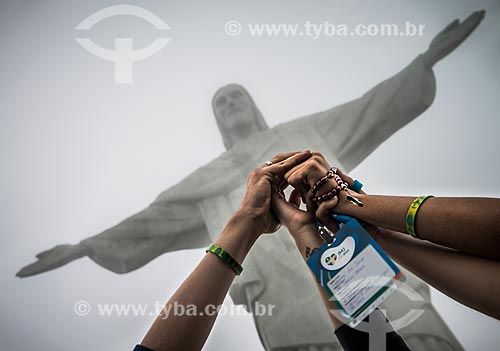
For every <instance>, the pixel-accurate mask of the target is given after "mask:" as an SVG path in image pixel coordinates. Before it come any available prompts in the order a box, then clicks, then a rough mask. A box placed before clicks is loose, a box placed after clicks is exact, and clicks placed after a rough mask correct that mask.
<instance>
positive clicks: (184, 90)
mask: <svg viewBox="0 0 500 351" xmlns="http://www.w3.org/2000/svg"><path fill="white" fill-rule="evenodd" d="M119 3H121V2H120V1H86V2H77V1H23V2H18V1H2V2H1V3H0V44H1V45H0V47H1V50H2V51H1V54H0V71H1V76H0V77H1V81H0V122H1V127H0V160H1V164H2V172H1V173H0V184H1V187H0V189H1V190H0V191H1V193H0V195H1V196H0V208H1V211H0V223H1V236H0V238H1V239H0V240H1V245H0V250H1V251H0V252H1V254H0V257H1V265H0V277H1V278H0V279H1V286H2V287H3V289H2V290H3V292H2V299H1V302H0V306H1V311H2V315H1V317H0V318H1V319H0V340H2V348H3V349H6V350H37V351H38V350H89V349H98V350H99V349H107V350H127V349H132V348H133V346H134V345H135V343H137V342H139V341H140V340H141V338H142V336H143V335H144V333H145V331H146V330H147V328H148V327H149V325H150V323H151V322H152V320H153V319H154V316H145V317H102V316H98V315H97V313H91V314H90V315H89V316H87V317H80V316H77V315H76V314H75V313H74V311H73V306H74V304H75V303H76V302H77V301H80V300H85V301H88V302H89V303H90V304H91V306H92V307H94V308H96V307H95V306H96V305H97V304H104V303H125V304H131V303H141V304H146V303H149V304H153V303H154V302H155V301H161V302H162V303H163V302H164V301H166V300H167V299H168V297H169V296H170V295H171V294H172V293H173V292H174V291H175V289H176V288H177V287H178V286H179V285H180V283H181V282H182V281H183V280H184V279H185V277H186V276H187V275H188V274H189V272H190V271H191V270H192V269H193V268H194V266H195V265H196V263H197V262H198V260H199V259H200V258H201V257H202V255H203V250H201V249H200V250H190V251H182V252H175V253H171V254H166V255H163V256H161V257H159V258H157V259H156V260H154V261H153V262H151V263H150V264H148V265H147V266H145V267H143V268H142V269H139V270H138V271H135V272H132V273H129V274H126V275H116V274H114V273H111V272H109V271H106V270H105V269H103V268H101V267H99V266H98V265H96V264H95V263H93V262H92V261H90V260H89V259H88V258H84V259H80V260H78V261H75V262H73V263H71V264H69V265H67V266H65V267H63V268H60V269H58V270H55V271H52V272H49V273H45V274H42V275H39V276H36V277H32V278H28V279H23V280H21V279H18V278H16V277H15V273H16V272H17V271H18V269H19V268H20V267H22V266H24V265H25V264H27V263H29V262H31V261H33V260H34V255H35V254H36V253H38V252H40V251H43V250H45V249H48V248H51V247H53V246H54V245H56V244H62V243H77V242H78V241H80V240H81V239H83V238H86V237H88V236H91V235H94V234H97V233H99V232H101V231H102V230H104V229H107V228H108V227H110V226H112V225H114V224H116V223H117V222H118V221H120V220H122V219H123V218H125V217H127V216H129V215H130V214H132V213H134V212H137V211H138V210H140V209H142V208H144V207H145V206H147V205H148V204H149V203H150V202H151V201H152V200H153V199H154V197H155V196H156V195H157V194H158V193H159V192H160V191H161V190H163V189H165V188H167V187H169V186H171V185H174V184H175V183H176V182H178V181H179V180H181V179H182V178H183V177H184V176H185V175H187V174H188V173H189V172H191V171H193V170H194V169H196V168H197V167H199V166H202V165H203V164H205V163H207V162H209V161H210V160H211V159H213V158H215V157H216V156H218V155H219V154H220V153H221V152H222V151H224V147H223V144H222V141H221V138H220V136H219V133H218V130H217V126H216V124H215V120H214V117H213V114H212V111H211V98H212V96H213V94H214V93H215V91H216V90H217V89H218V88H219V87H220V86H222V85H225V84H227V83H233V82H234V83H239V84H242V85H243V86H245V87H246V88H247V90H248V91H249V92H250V94H251V95H252V96H253V98H254V100H255V102H256V103H257V105H258V106H259V108H260V110H261V111H262V113H263V115H264V117H265V118H266V120H267V122H268V124H269V125H270V126H274V125H276V124H279V123H282V122H285V121H289V120H291V119H293V118H296V117H300V116H303V115H307V114H311V113H313V112H316V111H320V110H324V109H326V108H329V107H333V106H336V105H338V104H340V103H342V102H345V101H348V100H351V99H353V98H356V97H358V96H359V95H361V94H363V93H364V92H365V91H367V90H368V89H370V88H371V87H372V86H373V85H375V84H377V83H379V82H380V81H382V80H383V79H386V78H388V77H390V76H391V75H393V74H394V73H396V72H397V71H399V70H400V69H402V68H403V67H404V66H406V65H407V64H408V63H409V62H410V61H411V60H413V58H414V57H415V56H416V55H418V54H419V53H421V52H423V51H424V50H425V49H426V48H427V46H428V44H429V42H430V40H431V39H432V38H433V36H434V35H435V34H436V33H437V32H439V31H440V30H441V29H442V28H443V27H444V26H445V25H446V24H448V23H449V22H451V21H452V20H453V19H455V18H460V19H464V18H465V17H467V15H469V14H470V13H471V12H473V11H474V10H478V9H481V8H484V9H486V10H487V14H486V18H485V20H484V21H483V23H482V24H481V25H480V27H479V28H478V29H477V30H476V31H475V32H474V33H473V34H472V35H471V37H470V38H469V39H468V40H467V41H466V42H465V43H464V44H463V45H462V46H461V47H460V48H458V49H457V50H456V51H455V52H453V53H452V54H451V55H450V56H448V57H446V58H445V59H444V60H443V61H441V62H440V63H439V64H438V65H437V66H436V67H435V74H436V79H437V95H436V99H435V102H434V104H433V105H432V106H431V108H430V109H429V110H427V111H426V112H425V113H424V114H423V115H422V116H420V117H419V118H418V119H417V120H416V121H414V122H412V123H411V124H410V125H408V126H407V127H405V128H404V129H402V130H401V131H399V132H398V133H397V134H396V135H394V136H393V137H392V138H391V139H390V140H389V141H387V142H386V143H385V144H384V145H382V146H381V147H380V148H379V149H378V150H377V151H376V152H375V153H373V154H372V155H371V156H370V157H369V158H368V159H367V160H366V161H365V162H364V163H362V165H361V166H359V167H358V168H356V169H355V170H354V171H353V172H352V175H353V176H354V177H356V178H359V179H361V180H362V181H363V182H364V183H365V185H366V190H367V191H368V192H371V193H385V194H408V195H420V194H434V195H441V196H443V195H459V196H496V197H499V196H500V184H499V183H498V179H499V175H500V166H499V163H498V150H499V149H500V138H499V137H498V133H499V131H500V118H499V116H498V112H497V111H498V98H499V95H498V93H499V91H500V89H499V88H500V82H499V79H498V78H499V77H500V76H499V71H500V69H499V67H498V58H499V57H500V30H499V29H500V21H499V19H500V18H499V17H500V14H499V11H500V4H499V2H498V1H475V2H465V1H464V2H461V1H460V2H457V1H453V0H446V1H440V2H434V1H430V0H428V1H418V2H417V1H413V2H409V1H405V2H401V1H378V2H376V3H373V2H368V1H366V2H362V1H349V2H348V1H344V2H339V1H282V2H276V1H275V2H269V1H245V2H243V1H211V2H206V1H183V2H179V1H177V2H176V1H161V2H160V1H128V2H127V3H128V4H134V5H138V6H141V7H144V8H146V9H148V10H150V11H152V12H153V13H155V14H157V15H158V16H159V17H161V18H162V19H163V20H164V21H165V22H167V23H168V24H169V26H170V27H171V30H170V31H169V32H168V36H169V37H170V38H172V41H171V43H169V44H168V45H167V47H166V48H165V49H164V50H162V51H161V52H160V53H158V54H156V55H154V56H152V57H150V58H149V59H147V60H144V61H141V62H138V63H136V64H135V65H134V73H135V75H134V83H133V84H132V85H116V84H114V82H113V65H112V63H110V62H106V61H103V60H101V59H99V58H97V57H95V56H93V55H91V54H90V53H88V52H87V51H85V50H84V49H83V48H82V47H80V45H79V44H78V43H76V41H75V40H74V38H75V37H77V36H78V35H79V34H80V33H77V31H75V30H74V28H75V27H76V25H78V24H79V23H80V22H81V21H82V20H83V19H84V18H86V17H87V16H89V15H90V14H92V13H93V12H95V11H97V10H99V9H101V8H104V7H106V6H110V5H114V4H119ZM229 20H238V21H240V22H241V23H242V24H243V25H246V24H248V23H277V24H279V23H292V24H302V23H304V22H305V21H307V20H309V21H311V22H314V23H322V22H324V21H329V22H330V23H346V24H354V25H355V24H371V23H375V24H382V23H396V24H404V22H405V21H411V22H412V23H417V24H425V25H426V27H425V30H424V35H423V36H422V37H405V38H401V37H348V38H345V37H344V38H342V37H330V38H321V39H318V40H313V39H312V38H307V37H300V38H286V37H277V38H268V37H261V38H252V37H251V36H250V35H248V33H242V34H241V35H240V36H237V37H230V36H228V35H226V34H225V32H224V24H225V23H226V22H227V21H229ZM88 34H89V36H90V37H91V38H92V39H93V40H94V41H95V42H96V43H98V44H99V45H102V46H105V47H109V48H111V47H112V43H113V40H114V38H115V37H117V36H121V37H126V36H130V37H133V38H134V40H135V44H134V45H137V47H139V48H140V47H143V46H146V45H148V44H149V43H151V42H152V41H153V40H154V39H156V37H157V35H158V33H157V31H156V30H154V28H152V27H151V25H149V24H148V23H145V22H144V21H141V20H139V19H134V18H131V17H120V18H113V19H109V20H107V21H104V22H102V23H101V24H99V25H97V26H96V27H95V28H93V29H92V30H91V31H90V32H89V33H88ZM283 151H287V150H283ZM473 230H474V229H473V228H471V240H474V235H473ZM228 300H229V299H228ZM433 302H434V305H435V306H436V308H437V309H438V311H439V312H440V313H441V314H442V316H443V318H444V319H445V320H446V322H447V323H448V324H449V326H450V328H451V329H452V330H453V331H454V333H455V335H456V336H457V338H458V339H459V340H460V341H461V342H462V344H463V345H464V347H465V348H466V349H468V350H493V349H495V348H496V347H497V345H499V344H500V335H499V333H498V330H499V327H500V324H499V322H497V321H494V320H492V319H490V318H488V317H485V316H483V315H481V314H480V313H478V312H475V311H471V310H470V309H468V308H466V307H464V306H462V305H460V304H459V303H457V302H455V301H452V300H450V299H449V298H447V297H446V296H444V295H442V294H440V293H438V292H436V291H435V290H433ZM227 303H228V304H231V302H230V301H227ZM242 343H243V344H244V345H245V346H241V345H242ZM234 345H238V349H240V350H252V351H253V350H259V349H262V347H261V346H260V342H259V340H258V336H257V333H256V331H255V328H254V326H253V322H252V320H251V318H250V317H229V316H226V317H221V318H220V319H219V320H218V321H217V323H216V326H215V328H214V331H213V333H212V335H211V336H210V338H209V341H208V342H207V344H206V347H205V349H206V350H232V349H235V348H234Z"/></svg>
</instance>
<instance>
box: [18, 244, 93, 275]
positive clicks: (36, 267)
mask: <svg viewBox="0 0 500 351" xmlns="http://www.w3.org/2000/svg"><path fill="white" fill-rule="evenodd" d="M83 256H85V250H84V248H83V247H82V246H81V245H57V246H55V247H54V248H52V249H50V250H46V251H43V252H40V253H39V254H38V255H36V258H37V259H38V260H37V261H35V262H33V263H31V264H29V265H27V266H25V267H23V268H22V269H21V270H20V271H19V272H17V274H16V275H17V276H18V277H29V276H31V275H35V274H39V273H43V272H46V271H49V270H51V269H55V268H58V267H61V266H63V265H65V264H66V263H69V262H71V261H73V260H76V259H77V258H80V257H83Z"/></svg>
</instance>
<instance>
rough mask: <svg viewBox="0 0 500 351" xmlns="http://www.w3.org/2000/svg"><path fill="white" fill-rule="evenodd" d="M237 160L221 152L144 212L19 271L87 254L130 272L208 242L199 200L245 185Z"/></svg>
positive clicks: (48, 267) (52, 251)
mask: <svg viewBox="0 0 500 351" xmlns="http://www.w3.org/2000/svg"><path fill="white" fill-rule="evenodd" d="M239 163H241V161H240V160H239V159H238V157H236V156H235V155H233V154H231V153H228V152H225V153H223V154H221V155H220V156H219V157H217V158H216V159H214V160H212V161H211V162H210V163H208V164H207V165H205V166H203V167H200V168H199V169H197V170H195V171H194V172H192V173H191V174H189V175H188V176H186V177H185V178H184V179H183V180H182V181H180V182H179V183H178V184H176V185H175V186H172V187H170V188H169V189H167V190H165V191H163V192H162V193H161V194H160V195H159V196H158V197H157V198H156V199H155V200H154V202H153V203H152V204H151V205H150V206H149V207H147V208H146V209H144V210H143V211H141V212H139V213H137V214H135V215H133V216H131V217H129V218H127V219H125V220H124V221H122V222H121V223H119V224H117V225H116V226H114V227H112V228H110V229H108V230H105V231H104V232H102V233H100V234H97V235H95V236H92V237H90V238H87V239H84V240H82V241H81V242H80V243H79V244H77V245H57V246H55V247H54V248H52V249H50V250H46V251H43V252H41V253H40V254H38V255H37V256H36V257H37V261H35V262H34V263H32V264H30V265H28V266H26V267H24V268H22V269H21V270H20V271H19V272H18V273H17V276H19V277H27V276H31V275H35V274H39V273H43V272H46V271H49V270H52V269H55V268H58V267H61V266H63V265H65V264H67V263H69V262H71V261H74V260H76V259H78V258H81V257H84V256H88V257H89V258H90V259H92V260H93V261H94V262H96V263H97V264H99V265H101V266H103V267H104V268H107V269H109V270H111V271H113V272H116V273H127V272H130V271H133V270H135V269H137V268H140V267H142V266H144V265H145V264H146V263H148V262H150V261H151V260H153V259H154V258H156V257H158V256H160V255H161V254H163V253H165V252H170V251H175V250H182V249H193V248H200V247H204V246H207V245H208V244H209V243H210V236H209V233H208V230H207V227H206V225H205V219H204V217H203V214H202V210H201V207H200V203H201V202H202V201H203V200H204V199H209V198H211V197H213V196H218V195H221V194H224V193H225V192H229V191H231V190H233V189H235V188H237V187H238V186H240V185H241V184H244V182H245V179H246V176H245V175H243V173H242V171H241V170H240V169H239V168H238V164H239Z"/></svg>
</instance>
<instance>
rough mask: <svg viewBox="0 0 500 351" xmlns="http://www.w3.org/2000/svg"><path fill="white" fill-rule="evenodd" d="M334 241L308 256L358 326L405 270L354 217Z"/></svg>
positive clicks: (324, 284)
mask: <svg viewBox="0 0 500 351" xmlns="http://www.w3.org/2000/svg"><path fill="white" fill-rule="evenodd" d="M346 219H347V220H346V223H344V224H343V225H342V227H341V229H340V230H339V231H337V232H336V233H335V235H334V237H333V238H334V240H333V242H332V243H330V244H327V243H324V244H323V245H322V246H321V247H320V248H319V249H317V250H315V251H314V252H313V253H312V255H311V256H310V257H309V259H308V260H307V264H308V265H309V267H310V268H311V270H312V271H313V273H314V275H315V276H316V279H317V280H318V282H319V284H320V285H321V286H322V287H323V288H324V289H325V290H326V291H327V293H328V295H329V296H330V297H331V300H332V301H334V302H335V304H336V305H337V307H338V309H339V311H340V313H341V314H342V316H343V318H344V321H343V322H344V323H346V324H348V325H349V326H350V327H352V328H354V327H355V326H356V325H358V324H359V323H360V322H361V321H362V320H363V319H364V318H365V317H366V316H368V315H369V314H370V313H371V312H372V311H373V310H374V309H375V308H376V307H377V306H378V305H380V304H381V303H382V302H383V301H384V300H385V299H386V298H387V297H388V296H389V295H390V294H391V293H392V292H394V291H395V290H396V289H397V286H398V283H399V282H401V281H404V279H405V278H404V275H403V273H402V272H401V270H400V269H399V268H398V267H397V266H396V265H395V264H394V262H392V260H391V259H390V258H389V257H388V256H387V254H386V253H385V252H384V251H382V249H381V248H380V246H378V244H377V243H376V242H375V241H374V240H373V239H372V237H371V236H370V234H368V233H367V232H366V230H365V229H363V227H362V226H361V224H360V223H359V222H358V221H357V220H356V219H354V218H350V217H348V218H346Z"/></svg>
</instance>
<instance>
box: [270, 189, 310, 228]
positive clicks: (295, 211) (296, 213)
mask: <svg viewBox="0 0 500 351" xmlns="http://www.w3.org/2000/svg"><path fill="white" fill-rule="evenodd" d="M284 185H285V186H288V184H287V183H286V182H285V183H284ZM300 204H301V196H300V192H299V190H298V189H293V191H292V193H291V194H290V197H289V198H288V201H287V200H286V198H285V194H284V193H283V189H282V187H280V186H279V185H276V186H275V187H274V189H273V192H272V198H271V210H272V212H273V213H274V215H275V216H276V217H277V218H278V220H279V221H280V223H281V224H283V225H284V226H285V227H287V228H288V231H289V232H290V234H292V236H293V237H297V236H298V235H302V234H306V235H307V234H308V233H311V232H315V231H316V216H315V215H314V213H313V212H308V211H303V210H301V209H300Z"/></svg>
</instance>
